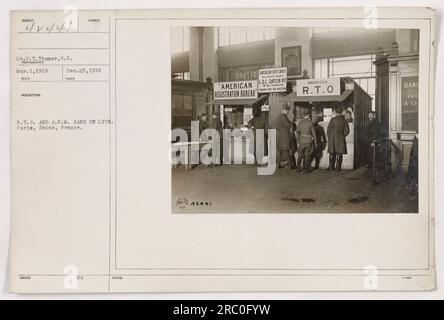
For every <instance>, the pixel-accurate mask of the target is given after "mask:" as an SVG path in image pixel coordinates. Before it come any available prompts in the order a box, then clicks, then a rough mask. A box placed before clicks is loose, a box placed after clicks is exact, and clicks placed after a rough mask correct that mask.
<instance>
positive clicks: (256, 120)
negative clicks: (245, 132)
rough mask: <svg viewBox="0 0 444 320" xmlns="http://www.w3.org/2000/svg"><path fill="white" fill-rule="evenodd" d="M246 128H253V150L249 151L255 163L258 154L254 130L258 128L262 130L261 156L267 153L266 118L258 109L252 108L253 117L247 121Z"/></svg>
mask: <svg viewBox="0 0 444 320" xmlns="http://www.w3.org/2000/svg"><path fill="white" fill-rule="evenodd" d="M248 128H249V129H251V130H253V135H254V139H253V141H254V144H253V150H250V152H252V153H254V155H255V163H257V159H256V157H257V156H258V151H257V141H256V130H258V129H262V130H264V148H263V150H262V152H263V154H262V156H266V155H268V121H267V119H265V117H264V116H263V114H262V112H261V110H260V109H254V111H253V118H252V119H251V120H250V121H248Z"/></svg>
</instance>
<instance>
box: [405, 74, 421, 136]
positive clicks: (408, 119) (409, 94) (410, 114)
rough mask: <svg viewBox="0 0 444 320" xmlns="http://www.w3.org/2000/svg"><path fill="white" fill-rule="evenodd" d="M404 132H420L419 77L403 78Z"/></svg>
mask: <svg viewBox="0 0 444 320" xmlns="http://www.w3.org/2000/svg"><path fill="white" fill-rule="evenodd" d="M401 109H402V119H401V125H402V130H409V131H418V76H411V77H402V78H401Z"/></svg>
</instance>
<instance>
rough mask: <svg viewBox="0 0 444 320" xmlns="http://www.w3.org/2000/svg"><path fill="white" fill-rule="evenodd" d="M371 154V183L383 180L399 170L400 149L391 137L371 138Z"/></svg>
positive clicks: (394, 174)
mask: <svg viewBox="0 0 444 320" xmlns="http://www.w3.org/2000/svg"><path fill="white" fill-rule="evenodd" d="M371 156H372V176H373V183H375V184H378V183H381V182H384V181H386V180H388V179H390V178H391V177H393V176H396V175H397V174H398V173H399V172H400V171H401V154H400V150H399V148H398V146H397V145H396V144H395V143H394V142H393V141H392V140H391V139H388V138H384V139H378V140H373V146H372V155H371ZM393 157H394V158H393ZM393 160H395V161H393ZM394 165H395V169H394V168H393V166H394Z"/></svg>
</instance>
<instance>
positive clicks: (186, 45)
mask: <svg viewBox="0 0 444 320" xmlns="http://www.w3.org/2000/svg"><path fill="white" fill-rule="evenodd" d="M183 51H190V28H189V27H184V28H183Z"/></svg>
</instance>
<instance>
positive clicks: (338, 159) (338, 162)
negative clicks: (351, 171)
mask: <svg viewBox="0 0 444 320" xmlns="http://www.w3.org/2000/svg"><path fill="white" fill-rule="evenodd" d="M342 159H343V158H342V154H338V155H337V156H336V171H341V168H342Z"/></svg>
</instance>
